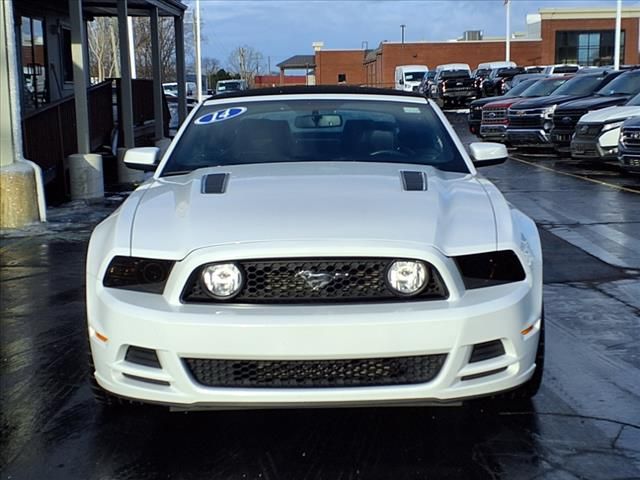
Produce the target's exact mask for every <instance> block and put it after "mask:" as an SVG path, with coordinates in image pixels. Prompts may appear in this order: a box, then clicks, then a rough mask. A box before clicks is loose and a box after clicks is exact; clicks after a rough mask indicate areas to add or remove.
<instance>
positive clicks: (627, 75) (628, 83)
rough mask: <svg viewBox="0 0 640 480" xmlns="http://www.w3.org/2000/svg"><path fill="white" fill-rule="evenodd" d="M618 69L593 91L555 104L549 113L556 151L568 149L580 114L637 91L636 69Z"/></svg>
mask: <svg viewBox="0 0 640 480" xmlns="http://www.w3.org/2000/svg"><path fill="white" fill-rule="evenodd" d="M616 73H618V76H617V78H615V79H614V80H613V81H611V82H609V83H607V85H605V86H604V87H603V88H601V89H600V90H598V91H597V92H596V93H595V94H594V95H592V96H590V97H587V98H583V99H581V100H574V101H572V102H567V103H564V104H563V105H559V106H558V108H556V109H555V111H554V112H553V116H552V121H553V127H552V129H551V132H550V138H551V142H552V143H553V146H554V147H555V149H556V150H557V151H559V152H569V151H570V149H571V138H572V137H573V133H574V131H575V128H576V125H577V123H578V120H580V117H582V116H583V115H584V114H585V113H587V112H589V111H591V110H600V109H601V108H606V107H612V106H614V105H624V104H625V103H627V102H628V101H629V99H630V98H631V97H633V96H634V95H636V94H637V93H640V70H627V71H623V72H616Z"/></svg>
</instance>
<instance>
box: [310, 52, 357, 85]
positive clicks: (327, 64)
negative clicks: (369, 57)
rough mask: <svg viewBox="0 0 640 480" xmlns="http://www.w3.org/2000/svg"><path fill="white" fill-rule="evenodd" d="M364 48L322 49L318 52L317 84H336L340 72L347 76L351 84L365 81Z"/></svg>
mask: <svg viewBox="0 0 640 480" xmlns="http://www.w3.org/2000/svg"><path fill="white" fill-rule="evenodd" d="M363 60H364V50H320V51H319V52H316V84H317V85H336V84H337V83H338V74H340V73H344V74H346V76H347V81H346V83H347V84H349V85H361V84H364V83H366V81H365V69H364V65H363V63H362V62H363Z"/></svg>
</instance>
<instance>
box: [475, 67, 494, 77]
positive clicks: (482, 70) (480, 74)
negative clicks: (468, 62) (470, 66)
mask: <svg viewBox="0 0 640 480" xmlns="http://www.w3.org/2000/svg"><path fill="white" fill-rule="evenodd" d="M490 73H491V70H490V69H488V68H479V69H478V70H476V77H486V76H487V75H489V74H490Z"/></svg>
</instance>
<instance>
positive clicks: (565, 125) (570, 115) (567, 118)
mask: <svg viewBox="0 0 640 480" xmlns="http://www.w3.org/2000/svg"><path fill="white" fill-rule="evenodd" d="M585 113H587V112H586V111H585V110H564V111H558V110H556V111H555V112H554V114H553V117H552V118H553V126H554V127H555V128H559V129H562V130H573V129H574V128H575V126H576V125H577V123H578V121H579V120H580V117H582V116H583V115H584V114H585Z"/></svg>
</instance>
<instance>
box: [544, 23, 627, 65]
mask: <svg viewBox="0 0 640 480" xmlns="http://www.w3.org/2000/svg"><path fill="white" fill-rule="evenodd" d="M624 33H625V32H624V31H622V32H621V35H620V63H624V37H625V35H624ZM614 45H615V32H614V31H613V30H601V31H588V32H579V31H575V32H556V63H577V64H579V65H583V66H592V65H595V66H602V65H613V63H614V62H613V51H614Z"/></svg>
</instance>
